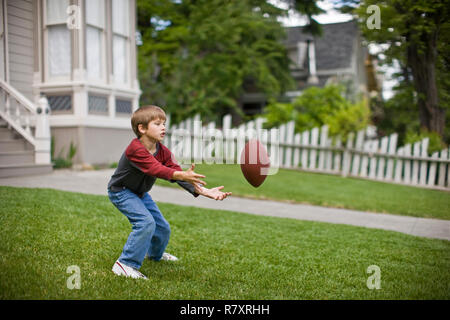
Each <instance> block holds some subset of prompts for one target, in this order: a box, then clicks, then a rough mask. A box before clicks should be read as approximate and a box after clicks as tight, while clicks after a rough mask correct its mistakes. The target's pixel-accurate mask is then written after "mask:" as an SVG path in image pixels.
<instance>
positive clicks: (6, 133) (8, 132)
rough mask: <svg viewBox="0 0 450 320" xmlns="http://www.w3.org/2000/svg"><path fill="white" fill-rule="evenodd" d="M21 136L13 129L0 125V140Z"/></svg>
mask: <svg viewBox="0 0 450 320" xmlns="http://www.w3.org/2000/svg"><path fill="white" fill-rule="evenodd" d="M17 138H22V137H21V136H20V135H19V134H18V133H17V132H16V131H15V130H13V129H8V128H6V127H4V128H1V127H0V140H4V139H17Z"/></svg>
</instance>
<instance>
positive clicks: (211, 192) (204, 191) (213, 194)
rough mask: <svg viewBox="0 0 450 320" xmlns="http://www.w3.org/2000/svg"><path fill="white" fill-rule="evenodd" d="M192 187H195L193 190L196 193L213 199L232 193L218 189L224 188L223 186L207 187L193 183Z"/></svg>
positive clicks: (223, 197) (219, 198)
mask: <svg viewBox="0 0 450 320" xmlns="http://www.w3.org/2000/svg"><path fill="white" fill-rule="evenodd" d="M194 188H195V192H197V193H198V194H201V195H202V196H205V197H207V198H211V199H214V200H223V199H225V198H226V197H228V196H230V195H231V194H232V193H231V192H222V191H220V190H222V189H223V188H224V186H220V187H215V188H211V189H208V188H205V187H203V186H201V185H199V184H197V183H194Z"/></svg>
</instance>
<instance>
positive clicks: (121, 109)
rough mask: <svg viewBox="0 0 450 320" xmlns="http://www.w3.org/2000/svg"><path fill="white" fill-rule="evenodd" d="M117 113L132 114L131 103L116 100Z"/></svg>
mask: <svg viewBox="0 0 450 320" xmlns="http://www.w3.org/2000/svg"><path fill="white" fill-rule="evenodd" d="M116 113H122V114H131V101H130V100H122V99H116Z"/></svg>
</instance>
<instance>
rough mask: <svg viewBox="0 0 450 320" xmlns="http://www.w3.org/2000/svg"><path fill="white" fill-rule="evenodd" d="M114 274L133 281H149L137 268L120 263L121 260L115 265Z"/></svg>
mask: <svg viewBox="0 0 450 320" xmlns="http://www.w3.org/2000/svg"><path fill="white" fill-rule="evenodd" d="M112 272H114V273H115V274H116V275H118V276H125V277H131V278H133V279H146V280H147V279H148V278H147V277H146V276H144V275H143V274H142V273H140V272H139V271H138V270H136V269H135V268H132V267H129V266H127V265H125V264H123V263H121V262H119V260H117V261H116V263H114V266H113V268H112Z"/></svg>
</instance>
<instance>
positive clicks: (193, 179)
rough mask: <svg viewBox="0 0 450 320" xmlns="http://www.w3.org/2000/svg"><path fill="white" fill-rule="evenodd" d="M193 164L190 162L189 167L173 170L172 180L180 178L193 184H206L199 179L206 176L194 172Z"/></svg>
mask: <svg viewBox="0 0 450 320" xmlns="http://www.w3.org/2000/svg"><path fill="white" fill-rule="evenodd" d="M194 168H195V164H192V165H191V167H190V168H189V169H188V170H186V171H175V172H174V173H173V180H182V181H186V182H189V183H191V184H193V185H194V186H195V185H196V184H197V183H198V184H200V185H206V182H205V181H203V180H200V178H206V177H205V176H204V175H202V174H198V173H195V172H194Z"/></svg>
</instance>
